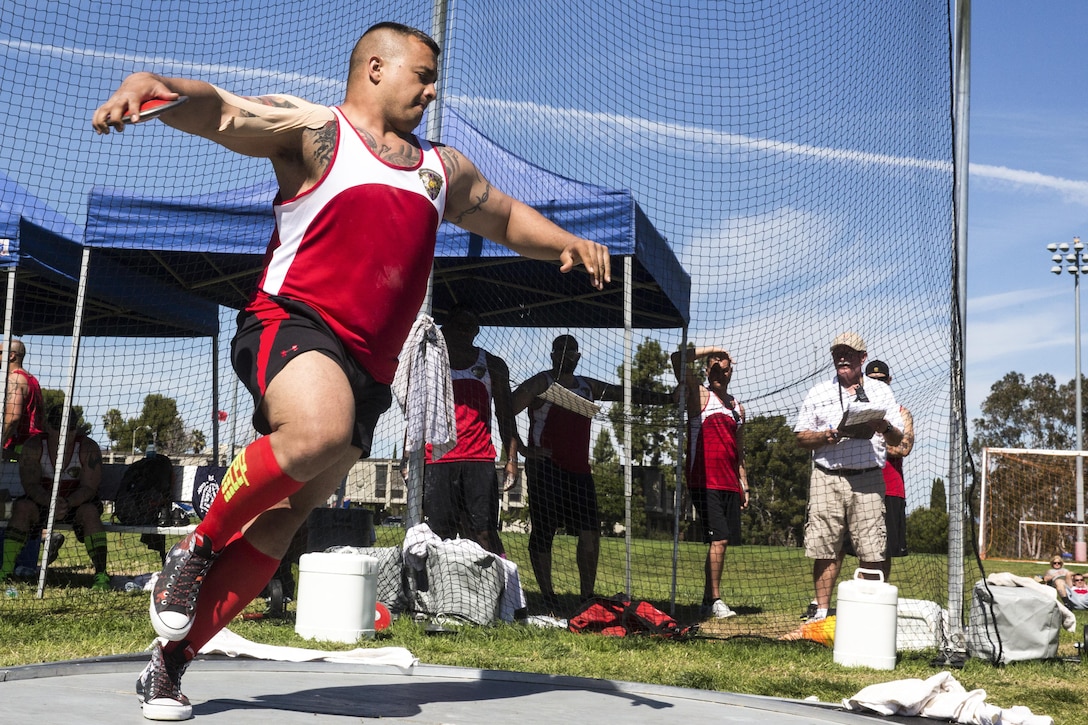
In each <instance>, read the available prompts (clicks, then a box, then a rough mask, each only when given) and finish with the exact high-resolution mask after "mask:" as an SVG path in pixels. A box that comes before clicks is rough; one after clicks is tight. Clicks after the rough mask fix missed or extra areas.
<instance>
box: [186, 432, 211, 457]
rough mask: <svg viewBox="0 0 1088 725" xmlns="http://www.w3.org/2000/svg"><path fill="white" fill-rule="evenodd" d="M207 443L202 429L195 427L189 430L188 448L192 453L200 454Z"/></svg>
mask: <svg viewBox="0 0 1088 725" xmlns="http://www.w3.org/2000/svg"><path fill="white" fill-rule="evenodd" d="M207 444H208V441H207V439H206V438H204V431H202V430H196V429H195V428H194V429H193V430H191V431H189V448H190V450H192V452H193V453H196V454H198V455H199V454H200V453H203V452H204V446H206V445H207Z"/></svg>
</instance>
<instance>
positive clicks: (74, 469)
mask: <svg viewBox="0 0 1088 725" xmlns="http://www.w3.org/2000/svg"><path fill="white" fill-rule="evenodd" d="M82 442H83V438H82V437H80V438H76V442H75V445H74V446H73V447H72V457H71V458H69V459H68V465H67V466H65V467H64V470H63V471H61V472H60V491H59V492H58V493H57V496H58V497H60V498H68V497H69V496H71V495H72V494H73V493H75V491H76V489H77V488H79V477H80V475H81V474H82V472H83V464H82V463H80V461H79V448H80V444H81V443H82ZM38 460H39V463H40V464H41V467H42V478H41V484H42V488H44V489H45V490H46V491H52V490H53V474H54V470H55V469H54V468H53V458H52V456H50V455H49V440H48V439H46V438H45V437H42V455H41V458H40V459H38Z"/></svg>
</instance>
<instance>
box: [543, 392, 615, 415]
mask: <svg viewBox="0 0 1088 725" xmlns="http://www.w3.org/2000/svg"><path fill="white" fill-rule="evenodd" d="M537 397H538V398H540V399H541V400H546V401H548V402H549V403H553V404H555V405H558V406H559V407H560V408H563V409H564V410H569V411H571V412H572V413H577V414H578V415H581V416H585V417H586V418H592V417H593V416H595V415H597V413H600V412H601V406H599V405H597V404H596V403H594V402H593V401H592V400H586V399H585V398H583V397H582V396H581V395H578V394H577V393H573V392H571V391H570V390H567V389H566V388H564V387H563V386H562V385H560V384H559V383H552V384H551V385H549V386H548V389H547V390H545V391H544V392H543V393H541V394H540V395H538V396H537Z"/></svg>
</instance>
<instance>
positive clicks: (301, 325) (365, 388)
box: [230, 297, 393, 458]
mask: <svg viewBox="0 0 1088 725" xmlns="http://www.w3.org/2000/svg"><path fill="white" fill-rule="evenodd" d="M270 299H271V300H272V301H273V302H275V303H276V304H277V305H278V309H277V310H276V311H275V312H274V313H273V314H268V313H267V312H262V313H261V314H260V315H257V314H256V313H253V312H249V311H246V310H242V311H241V312H239V313H238V331H237V332H236V333H235V334H234V340H233V341H232V342H231V345H230V349H231V363H232V364H233V365H234V371H235V372H236V373H238V377H239V379H240V380H241V381H242V383H243V384H244V385H245V386H246V388H247V389H248V390H249V392H250V394H251V395H252V396H253V427H254V428H256V429H257V432H259V433H261V434H263V435H268V434H269V433H271V432H272V426H271V425H270V424H269V422H268V419H267V418H265V416H264V414H263V413H262V412H261V401H263V400H264V395H265V391H266V390H268V384H269V383H271V382H272V380H273V379H274V378H275V377H276V376H277V375H278V374H279V373H280V371H282V370H283V369H284V368H285V367H286V366H287V364H288V363H289V362H290V361H291V360H294V359H295V357H296V356H297V355H298V354H299V353H303V352H308V351H310V350H316V351H318V352H320V353H323V354H324V355H327V356H328V357H330V358H332V359H333V360H334V361H336V363H337V364H338V365H339V366H340V369H341V370H343V371H344V374H345V375H346V376H347V379H348V383H349V384H350V385H351V390H352V393H353V394H354V397H355V429H354V431H353V432H352V435H351V444H352V445H353V446H355V447H356V448H360V449H362V451H363V453H362V458H366V457H367V456H369V455H370V448H371V445H372V444H373V442H374V427H375V426H376V425H377V424H378V417H379V416H380V415H381V414H382V413H384V412H385V411H386V410H387V409H388V408H389V405H390V404H391V403H392V402H393V396H392V393H391V392H390V390H389V386H388V385H385V384H383V383H379V382H377V381H376V380H374V378H372V377H371V376H370V373H368V372H367V371H366V369H365V368H363V366H362V365H360V364H359V363H358V361H356V360H355V358H353V357H352V356H351V355H349V354H348V353H347V351H346V350H345V349H344V345H343V343H342V342H340V338H338V337H337V336H336V334H335V333H334V332H333V331H332V329H331V328H330V327H329V326H328V325H327V324H326V323H325V321H324V320H323V319H321V316H320V315H319V314H317V312H315V311H314V310H313V308H311V307H310V306H309V305H306V304H303V303H302V302H297V301H295V300H290V299H287V298H285V297H271V298H270ZM300 392H301V394H305V391H300Z"/></svg>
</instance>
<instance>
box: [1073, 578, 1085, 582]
mask: <svg viewBox="0 0 1088 725" xmlns="http://www.w3.org/2000/svg"><path fill="white" fill-rule="evenodd" d="M1073 583H1074V584H1083V583H1084V577H1075V578H1074V579H1073Z"/></svg>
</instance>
